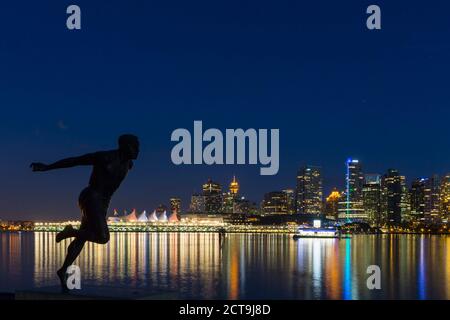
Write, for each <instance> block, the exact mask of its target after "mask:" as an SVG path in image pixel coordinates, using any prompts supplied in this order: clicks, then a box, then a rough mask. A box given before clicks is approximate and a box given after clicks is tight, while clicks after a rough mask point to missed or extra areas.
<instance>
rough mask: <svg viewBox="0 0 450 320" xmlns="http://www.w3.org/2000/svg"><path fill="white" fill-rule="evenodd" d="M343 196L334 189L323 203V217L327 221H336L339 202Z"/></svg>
mask: <svg viewBox="0 0 450 320" xmlns="http://www.w3.org/2000/svg"><path fill="white" fill-rule="evenodd" d="M342 197H343V195H342V194H341V193H340V192H339V191H338V190H337V189H336V188H334V189H333V191H332V192H331V193H330V195H329V196H328V197H327V199H326V202H325V215H326V218H327V219H330V220H338V214H339V201H340V200H341V198H342Z"/></svg>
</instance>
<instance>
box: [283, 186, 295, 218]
mask: <svg viewBox="0 0 450 320" xmlns="http://www.w3.org/2000/svg"><path fill="white" fill-rule="evenodd" d="M283 192H284V194H285V195H286V205H287V213H288V214H295V191H294V190H292V189H286V190H283Z"/></svg>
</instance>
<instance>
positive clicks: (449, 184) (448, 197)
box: [441, 173, 450, 221]
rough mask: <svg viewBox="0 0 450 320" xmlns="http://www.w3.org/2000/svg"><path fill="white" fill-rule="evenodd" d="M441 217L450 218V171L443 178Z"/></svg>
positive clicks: (445, 219) (444, 219) (446, 219)
mask: <svg viewBox="0 0 450 320" xmlns="http://www.w3.org/2000/svg"><path fill="white" fill-rule="evenodd" d="M441 219H442V220H443V221H448V220H449V219H450V173H449V174H447V175H445V176H444V177H442V180H441Z"/></svg>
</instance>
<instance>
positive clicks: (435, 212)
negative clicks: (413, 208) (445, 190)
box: [425, 174, 441, 224]
mask: <svg viewBox="0 0 450 320" xmlns="http://www.w3.org/2000/svg"><path fill="white" fill-rule="evenodd" d="M440 189H441V186H440V178H439V176H438V175H437V174H434V175H432V176H431V178H429V179H428V183H427V188H426V189H425V220H426V221H427V222H429V223H433V224H438V223H440V222H441V215H440V211H441V210H440Z"/></svg>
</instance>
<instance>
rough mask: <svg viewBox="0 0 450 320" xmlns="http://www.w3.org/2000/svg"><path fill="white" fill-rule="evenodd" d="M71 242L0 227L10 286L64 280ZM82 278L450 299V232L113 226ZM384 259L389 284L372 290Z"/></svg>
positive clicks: (298, 295)
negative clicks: (345, 234) (187, 230)
mask: <svg viewBox="0 0 450 320" xmlns="http://www.w3.org/2000/svg"><path fill="white" fill-rule="evenodd" d="M67 245H68V242H65V243H61V244H56V243H55V234H54V233H0V292H13V291H15V290H23V289H30V288H38V287H47V286H54V285H57V283H58V282H57V279H56V278H55V271H56V270H57V269H58V267H59V266H60V265H61V264H62V261H63V259H64V254H65V250H66V246H67ZM77 265H79V266H80V268H81V271H82V284H83V285H89V286H108V287H119V288H125V287H126V288H136V289H149V290H150V289H151V290H174V291H177V292H179V293H180V297H181V298H186V299H450V237H445V236H419V235H383V236H355V237H354V238H353V239H346V240H336V239H302V240H299V241H294V240H293V239H292V238H291V236H288V235H259V234H228V235H226V236H225V239H224V240H223V243H222V245H221V243H220V238H219V235H217V234H207V233H198V234H195V233H192V234H176V233H113V234H112V236H111V242H110V243H109V244H108V245H106V246H101V245H93V244H88V245H87V246H86V247H85V249H84V251H83V253H82V255H81V257H80V259H79V260H78V261H77ZM370 265H379V266H380V267H381V270H382V290H380V291H369V290H368V289H367V286H366V281H367V278H368V275H367V274H366V271H367V267H368V266H370Z"/></svg>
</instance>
